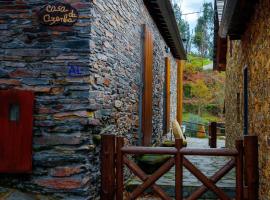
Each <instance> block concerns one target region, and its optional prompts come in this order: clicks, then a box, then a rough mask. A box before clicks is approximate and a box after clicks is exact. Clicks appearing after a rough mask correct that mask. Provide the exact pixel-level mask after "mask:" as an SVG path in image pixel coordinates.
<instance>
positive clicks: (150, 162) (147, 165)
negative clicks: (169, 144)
mask: <svg viewBox="0 0 270 200" xmlns="http://www.w3.org/2000/svg"><path fill="white" fill-rule="evenodd" d="M171 157H172V155H159V154H158V155H156V154H144V155H141V156H138V157H136V161H137V163H138V165H139V166H140V167H141V169H142V170H143V171H144V172H145V173H147V174H152V173H154V172H155V171H156V170H157V169H159V168H160V167H161V166H162V165H163V164H164V163H165V162H166V161H167V160H168V159H169V158H171Z"/></svg>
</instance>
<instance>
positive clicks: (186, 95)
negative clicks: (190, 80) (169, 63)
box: [183, 84, 191, 98]
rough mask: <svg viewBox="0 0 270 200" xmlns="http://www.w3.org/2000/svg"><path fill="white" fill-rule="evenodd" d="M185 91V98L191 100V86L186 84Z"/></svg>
mask: <svg viewBox="0 0 270 200" xmlns="http://www.w3.org/2000/svg"><path fill="white" fill-rule="evenodd" d="M183 90H184V97H186V98H190V97H191V85H190V84H184V86H183Z"/></svg>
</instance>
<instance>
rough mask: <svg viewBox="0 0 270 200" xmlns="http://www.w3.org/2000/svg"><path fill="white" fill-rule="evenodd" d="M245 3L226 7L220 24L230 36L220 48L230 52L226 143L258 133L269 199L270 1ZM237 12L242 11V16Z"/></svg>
mask: <svg viewBox="0 0 270 200" xmlns="http://www.w3.org/2000/svg"><path fill="white" fill-rule="evenodd" d="M241 6H242V7H241ZM241 6H239V5H238V4H237V3H236V5H235V6H234V8H233V9H232V8H231V9H230V11H229V10H226V7H225V8H223V17H222V19H221V23H220V27H219V35H220V36H225V37H226V36H227V40H226V39H225V42H226V45H225V48H224V45H223V46H222V45H221V46H220V47H219V48H220V51H223V52H224V53H225V55H226V60H225V62H226V63H225V70H226V90H225V95H226V96H225V109H226V114H225V116H226V146H228V147H233V146H234V142H235V140H236V139H238V138H242V137H243V135H244V134H247V135H256V136H258V140H259V175H260V176H259V177H260V180H259V182H260V185H259V193H260V199H261V200H269V199H270V184H269V180H270V173H269V170H270V169H269V167H268V166H269V164H270V159H269V145H270V138H269V137H270V134H269V125H270V124H269V120H270V115H269V113H270V112H269V108H270V107H269V106H270V98H269V97H270V82H269V80H270V79H269V77H270V51H269V48H270V21H269V19H270V12H269V10H270V4H269V1H268V0H259V1H258V2H256V3H255V2H249V3H244V4H242V5H241ZM227 8H228V7H227ZM240 10H241V12H240ZM243 11H244V12H243ZM236 12H238V13H242V14H241V15H239V16H238V17H239V18H236V17H235V16H236V15H234V14H233V13H236ZM230 13H232V18H231V21H230V20H229V16H230ZM226 23H227V27H226V25H225V24H226ZM221 64H222V63H221ZM223 64H224V63H223Z"/></svg>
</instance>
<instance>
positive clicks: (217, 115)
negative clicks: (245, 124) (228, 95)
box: [183, 54, 225, 124]
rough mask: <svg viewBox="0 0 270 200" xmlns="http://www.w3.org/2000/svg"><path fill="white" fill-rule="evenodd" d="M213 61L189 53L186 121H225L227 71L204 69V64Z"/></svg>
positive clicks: (185, 99)
mask: <svg viewBox="0 0 270 200" xmlns="http://www.w3.org/2000/svg"><path fill="white" fill-rule="evenodd" d="M211 63H212V61H211V60H209V59H207V58H202V57H200V56H196V55H194V54H192V55H188V60H187V62H186V65H185V69H184V116H183V120H184V121H188V122H194V123H203V124H206V123H208V122H211V121H216V122H222V121H223V117H224V116H223V110H224V87H225V73H224V72H217V71H213V70H212V69H211V70H203V66H204V65H208V64H211Z"/></svg>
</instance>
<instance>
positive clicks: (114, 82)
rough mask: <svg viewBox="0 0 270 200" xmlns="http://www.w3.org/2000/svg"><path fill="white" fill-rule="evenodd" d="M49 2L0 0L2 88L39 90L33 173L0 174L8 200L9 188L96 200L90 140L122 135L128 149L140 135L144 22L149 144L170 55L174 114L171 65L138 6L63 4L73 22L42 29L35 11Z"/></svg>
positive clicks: (159, 123) (134, 2) (106, 0)
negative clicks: (150, 60) (149, 61)
mask: <svg viewBox="0 0 270 200" xmlns="http://www.w3.org/2000/svg"><path fill="white" fill-rule="evenodd" d="M52 2H55V1H46V2H45V1H41V0H27V1H26V0H20V1H18V0H10V1H0V41H1V43H0V66H1V67H0V89H12V88H13V89H19V90H21V89H23V90H31V91H34V92H35V107H34V128H33V133H34V136H33V172H32V174H28V175H7V174H1V175H0V187H1V188H0V197H1V198H4V199H5V197H7V196H10V194H11V193H12V191H14V190H10V189H5V188H14V189H17V190H20V191H23V192H26V193H32V195H38V197H40V196H39V195H46V196H47V197H43V198H44V199H46V198H50V199H70V200H71V199H72V200H76V199H99V189H100V172H99V153H98V152H99V150H100V147H99V146H98V145H95V144H94V142H93V135H99V134H101V133H111V134H122V135H124V136H126V137H127V138H128V139H129V141H130V143H137V142H138V141H139V138H140V137H141V135H140V134H139V133H140V112H141V111H140V101H141V100H140V99H141V90H142V67H143V28H142V25H143V24H147V26H148V27H149V28H150V29H151V30H152V33H153V37H154V66H153V74H154V77H153V86H154V92H153V111H154V112H153V114H154V116H153V142H157V143H159V142H160V141H161V138H162V134H163V124H164V119H163V114H164V106H165V105H164V89H165V87H164V86H165V83H164V80H165V57H166V56H168V57H170V60H171V93H172V95H171V111H172V113H171V119H175V117H176V74H177V73H176V61H175V60H174V58H173V57H172V55H171V54H170V53H169V54H167V53H166V52H165V47H166V43H165V42H164V40H163V38H162V37H161V35H160V33H159V32H158V29H157V27H156V25H155V23H154V21H153V20H152V18H151V17H150V15H149V13H148V11H147V10H146V8H145V6H144V3H143V1H142V0H91V1H88V0H65V1H60V2H64V3H69V4H70V5H71V6H73V7H74V8H76V9H77V11H78V13H79V19H78V22H77V23H75V24H74V25H73V26H45V25H41V24H40V22H39V20H38V13H39V11H40V9H41V8H42V7H43V6H44V5H45V3H52ZM19 194H20V193H19ZM25 195H26V194H25ZM15 196H16V195H15ZM17 196H18V199H21V198H22V195H18V194H17ZM40 198H41V197H40Z"/></svg>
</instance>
